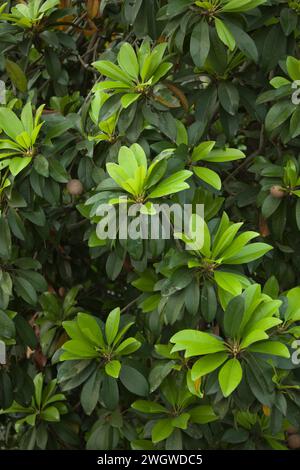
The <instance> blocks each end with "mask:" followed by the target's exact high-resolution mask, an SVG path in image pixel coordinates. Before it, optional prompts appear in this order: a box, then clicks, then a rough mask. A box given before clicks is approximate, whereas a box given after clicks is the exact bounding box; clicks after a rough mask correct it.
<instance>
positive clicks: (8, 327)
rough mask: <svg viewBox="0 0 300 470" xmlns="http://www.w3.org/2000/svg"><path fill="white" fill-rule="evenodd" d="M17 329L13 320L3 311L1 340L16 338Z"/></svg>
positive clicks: (1, 316) (0, 321) (0, 318)
mask: <svg viewBox="0 0 300 470" xmlns="http://www.w3.org/2000/svg"><path fill="white" fill-rule="evenodd" d="M15 334H16V329H15V324H14V322H13V320H11V318H10V317H9V316H8V315H7V314H6V313H5V312H4V311H3V310H0V338H1V339H2V340H3V339H12V338H14V337H15Z"/></svg>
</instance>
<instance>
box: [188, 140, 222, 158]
mask: <svg viewBox="0 0 300 470" xmlns="http://www.w3.org/2000/svg"><path fill="white" fill-rule="evenodd" d="M215 144H216V142H215V141H214V140H209V141H207V142H201V144H199V145H197V147H195V148H194V150H193V153H192V158H191V160H192V162H198V161H199V160H203V159H204V157H206V156H207V155H209V153H210V152H211V150H212V149H213V148H214V146H215Z"/></svg>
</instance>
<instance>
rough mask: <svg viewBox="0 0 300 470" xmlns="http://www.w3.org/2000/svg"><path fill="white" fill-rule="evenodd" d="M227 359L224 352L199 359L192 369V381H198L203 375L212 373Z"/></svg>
mask: <svg viewBox="0 0 300 470" xmlns="http://www.w3.org/2000/svg"><path fill="white" fill-rule="evenodd" d="M227 358H228V354H227V353H226V352H220V353H216V354H211V355H209V356H205V357H201V358H200V359H198V361H196V362H195V364H194V365H193V367H192V380H194V381H195V380H197V379H200V377H203V376H204V375H207V374H209V373H210V372H213V371H214V370H216V369H217V368H218V367H220V366H221V365H222V364H223V363H224V362H225V361H226V359H227Z"/></svg>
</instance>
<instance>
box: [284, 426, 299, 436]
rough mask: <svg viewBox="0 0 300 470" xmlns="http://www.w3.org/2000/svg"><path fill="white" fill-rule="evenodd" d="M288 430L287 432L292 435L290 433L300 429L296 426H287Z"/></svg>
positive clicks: (295, 432)
mask: <svg viewBox="0 0 300 470" xmlns="http://www.w3.org/2000/svg"><path fill="white" fill-rule="evenodd" d="M286 432H287V434H289V435H290V434H297V432H298V429H297V428H295V426H290V427H289V428H287V430H286Z"/></svg>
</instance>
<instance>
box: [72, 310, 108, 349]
mask: <svg viewBox="0 0 300 470" xmlns="http://www.w3.org/2000/svg"><path fill="white" fill-rule="evenodd" d="M77 323H78V326H79V328H80V330H81V332H82V333H83V335H84V336H85V337H86V338H87V339H88V340H89V341H91V342H92V343H94V344H95V345H96V346H101V347H104V340H103V335H102V331H101V328H100V326H99V325H98V322H97V320H96V318H95V317H93V315H89V314H87V313H82V312H80V313H78V314H77Z"/></svg>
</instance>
